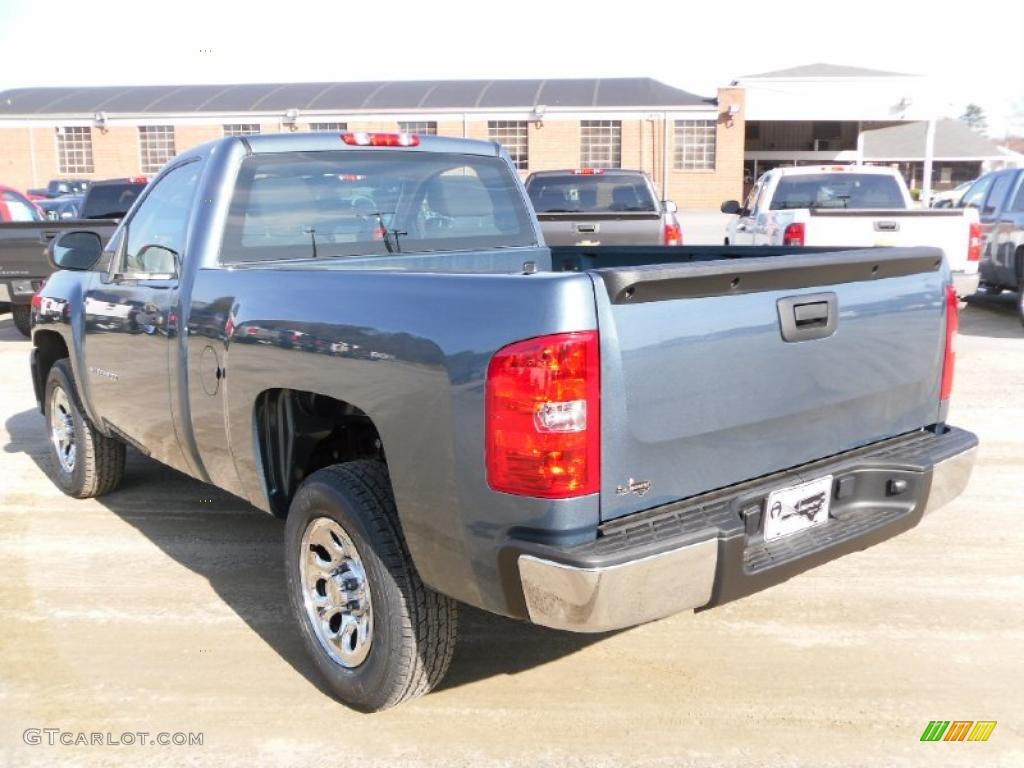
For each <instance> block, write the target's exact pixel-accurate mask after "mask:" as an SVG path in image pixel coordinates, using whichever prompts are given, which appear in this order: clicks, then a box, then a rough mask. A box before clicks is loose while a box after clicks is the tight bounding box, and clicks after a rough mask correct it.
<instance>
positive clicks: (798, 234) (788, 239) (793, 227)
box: [782, 222, 804, 245]
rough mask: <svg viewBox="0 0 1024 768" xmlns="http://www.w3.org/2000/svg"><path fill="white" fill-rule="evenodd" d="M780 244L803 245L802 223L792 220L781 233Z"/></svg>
mask: <svg viewBox="0 0 1024 768" xmlns="http://www.w3.org/2000/svg"><path fill="white" fill-rule="evenodd" d="M782 244H783V245H803V244H804V225H803V224H802V223H800V222H793V223H792V224H790V225H789V226H787V227H786V231H785V232H783V233H782Z"/></svg>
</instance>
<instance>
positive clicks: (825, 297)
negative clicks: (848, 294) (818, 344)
mask: <svg viewBox="0 0 1024 768" xmlns="http://www.w3.org/2000/svg"><path fill="white" fill-rule="evenodd" d="M777 307H778V312H779V331H780V333H781V334H782V340H783V341H810V340H811V339H824V338H826V337H828V336H831V335H832V334H833V333H835V332H836V326H837V325H838V323H839V302H838V299H837V298H836V295H835V294H834V293H832V292H829V293H815V294H808V295H804V296H787V297H786V298H784V299H779V300H778V302H777Z"/></svg>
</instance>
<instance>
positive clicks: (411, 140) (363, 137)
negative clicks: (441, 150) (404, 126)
mask: <svg viewBox="0 0 1024 768" xmlns="http://www.w3.org/2000/svg"><path fill="white" fill-rule="evenodd" d="M341 140H342V141H343V142H345V143H346V144H348V145H349V146H353V147H418V146H419V145H420V137H419V136H417V135H416V134H415V133H367V132H366V131H355V132H351V131H350V132H346V133H343V134H341Z"/></svg>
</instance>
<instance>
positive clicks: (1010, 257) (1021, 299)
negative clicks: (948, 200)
mask: <svg viewBox="0 0 1024 768" xmlns="http://www.w3.org/2000/svg"><path fill="white" fill-rule="evenodd" d="M961 205H963V206H964V207H967V208H973V209H976V210H977V211H978V215H979V216H980V217H981V232H982V240H983V244H982V251H981V265H980V267H979V272H980V278H981V282H980V285H979V286H978V288H979V290H980V291H981V292H983V293H999V292H1000V291H1002V290H1004V289H1005V290H1008V291H1016V292H1017V314H1018V315H1019V316H1020V321H1021V323H1024V170H1022V169H1020V168H1010V169H1007V170H1002V171H994V172H992V173H988V174H986V175H984V176H982V177H981V178H980V179H978V180H977V181H976V182H974V184H973V185H972V186H971V188H970V189H969V190H968V191H967V192H966V194H964V197H963V200H962V201H961Z"/></svg>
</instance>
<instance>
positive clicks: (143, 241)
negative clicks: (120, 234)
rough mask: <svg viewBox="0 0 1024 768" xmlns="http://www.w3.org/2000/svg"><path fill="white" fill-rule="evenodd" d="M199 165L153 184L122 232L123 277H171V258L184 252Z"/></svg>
mask: <svg viewBox="0 0 1024 768" xmlns="http://www.w3.org/2000/svg"><path fill="white" fill-rule="evenodd" d="M201 170H202V163H201V162H198V161H193V162H190V163H186V164H184V165H181V166H178V167H177V168H175V169H173V170H172V171H170V172H169V173H168V174H167V175H166V176H164V177H163V178H162V179H160V180H159V181H158V182H156V186H154V187H153V188H152V189H151V190H150V191H149V194H147V195H146V199H145V200H143V201H142V204H141V205H140V206H139V207H138V208H137V209H136V211H135V214H134V215H133V216H132V218H131V221H129V222H128V226H127V228H126V232H127V235H126V242H125V248H124V257H123V261H122V262H121V263H122V269H121V271H122V272H124V273H125V274H173V273H175V272H176V271H177V270H176V268H175V259H174V257H175V254H177V255H178V256H181V255H182V254H183V252H184V249H185V232H186V230H187V228H188V215H189V210H190V209H191V207H192V202H193V200H194V199H195V192H196V188H197V186H198V183H199V174H200V171H201Z"/></svg>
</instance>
